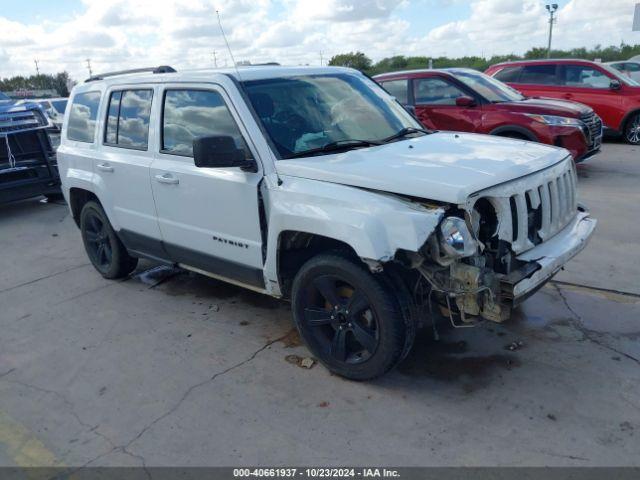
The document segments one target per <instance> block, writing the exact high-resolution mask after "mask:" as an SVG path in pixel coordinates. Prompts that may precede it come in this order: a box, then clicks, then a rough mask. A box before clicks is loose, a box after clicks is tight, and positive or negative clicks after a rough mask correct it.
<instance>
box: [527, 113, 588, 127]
mask: <svg viewBox="0 0 640 480" xmlns="http://www.w3.org/2000/svg"><path fill="white" fill-rule="evenodd" d="M525 115H526V116H527V117H529V118H530V119H532V120H535V121H536V122H540V123H544V124H545V125H555V126H560V127H581V126H582V121H581V120H579V119H577V118H571V117H558V116H556V115H538V114H535V113H525Z"/></svg>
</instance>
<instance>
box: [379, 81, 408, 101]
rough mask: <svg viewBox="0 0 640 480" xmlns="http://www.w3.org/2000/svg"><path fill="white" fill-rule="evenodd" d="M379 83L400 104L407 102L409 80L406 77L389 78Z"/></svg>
mask: <svg viewBox="0 0 640 480" xmlns="http://www.w3.org/2000/svg"><path fill="white" fill-rule="evenodd" d="M381 85H382V87H383V88H384V89H385V90H386V91H387V92H389V94H390V95H393V96H394V97H396V99H397V100H398V101H399V102H400V103H401V104H403V105H407V104H408V103H409V81H408V80H407V79H404V80H389V81H387V82H381Z"/></svg>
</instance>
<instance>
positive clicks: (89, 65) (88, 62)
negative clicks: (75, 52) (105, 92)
mask: <svg viewBox="0 0 640 480" xmlns="http://www.w3.org/2000/svg"><path fill="white" fill-rule="evenodd" d="M85 61H86V62H87V68H88V69H89V76H90V77H93V73H92V72H91V59H90V58H87V59H86V60H85Z"/></svg>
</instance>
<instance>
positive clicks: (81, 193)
mask: <svg viewBox="0 0 640 480" xmlns="http://www.w3.org/2000/svg"><path fill="white" fill-rule="evenodd" d="M90 201H94V202H97V203H98V204H99V205H100V206H101V207H103V205H102V202H101V201H100V199H99V198H98V196H97V195H96V194H95V193H93V192H92V191H90V190H87V189H85V188H80V187H71V188H70V189H69V208H70V209H71V216H72V217H73V220H74V222H76V225H77V226H78V228H80V212H82V208H83V207H84V206H85V205H86V203H87V202H90ZM103 208H104V207H103Z"/></svg>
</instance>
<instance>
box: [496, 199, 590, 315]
mask: <svg viewBox="0 0 640 480" xmlns="http://www.w3.org/2000/svg"><path fill="white" fill-rule="evenodd" d="M596 224H597V220H596V219H595V218H591V217H590V216H589V212H588V211H586V210H584V209H581V211H580V212H579V213H578V214H577V215H576V216H575V218H574V219H573V220H572V221H571V222H569V224H568V225H567V226H566V227H565V228H564V229H562V230H561V231H560V232H558V233H557V234H556V235H554V236H553V237H552V238H550V239H549V240H547V241H546V242H544V243H541V244H540V245H538V246H536V247H534V248H532V249H531V250H528V251H526V252H525V253H522V254H521V255H518V257H517V259H518V260H521V261H523V262H527V264H526V265H525V266H524V267H523V268H521V269H520V270H518V271H516V272H513V273H512V274H511V275H508V276H507V277H505V278H503V279H501V282H500V287H501V291H502V293H503V295H504V297H506V298H510V299H511V301H512V303H513V306H515V305H518V304H519V303H521V302H522V301H524V300H525V299H526V298H528V297H529V296H531V295H532V294H533V293H535V292H536V291H537V290H538V289H539V288H540V287H542V286H543V285H544V284H545V283H546V282H547V281H548V280H549V279H551V277H553V276H554V275H555V274H556V273H558V271H559V270H560V269H561V268H562V267H563V266H564V265H565V264H566V263H567V262H568V261H569V260H571V259H572V258H573V257H575V256H576V255H577V254H578V253H580V252H581V251H582V250H583V249H584V248H585V247H586V246H587V244H588V242H589V240H590V238H591V236H592V235H593V232H594V230H595V228H596Z"/></svg>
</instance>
